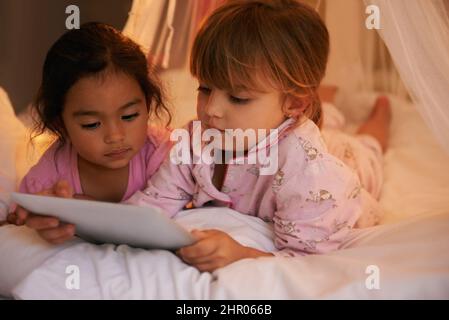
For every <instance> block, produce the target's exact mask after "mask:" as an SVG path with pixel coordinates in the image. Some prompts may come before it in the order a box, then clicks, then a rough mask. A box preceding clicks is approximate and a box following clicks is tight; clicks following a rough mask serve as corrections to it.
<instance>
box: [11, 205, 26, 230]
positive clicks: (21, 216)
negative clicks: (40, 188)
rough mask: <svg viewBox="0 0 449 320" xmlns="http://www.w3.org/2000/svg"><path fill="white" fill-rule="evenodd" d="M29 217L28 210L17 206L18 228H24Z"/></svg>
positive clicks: (16, 223) (16, 222)
mask: <svg viewBox="0 0 449 320" xmlns="http://www.w3.org/2000/svg"><path fill="white" fill-rule="evenodd" d="M28 216H29V212H28V210H26V209H25V208H22V207H21V206H17V208H16V211H15V218H16V220H15V222H14V224H15V225H18V226H22V225H24V224H25V222H26V220H27V218H28Z"/></svg>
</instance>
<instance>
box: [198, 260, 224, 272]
mask: <svg viewBox="0 0 449 320" xmlns="http://www.w3.org/2000/svg"><path fill="white" fill-rule="evenodd" d="M194 267H195V268H197V269H198V270H199V271H201V272H214V271H215V270H217V269H218V268H219V267H220V266H219V265H217V264H216V263H215V262H213V261H211V262H206V263H198V264H194Z"/></svg>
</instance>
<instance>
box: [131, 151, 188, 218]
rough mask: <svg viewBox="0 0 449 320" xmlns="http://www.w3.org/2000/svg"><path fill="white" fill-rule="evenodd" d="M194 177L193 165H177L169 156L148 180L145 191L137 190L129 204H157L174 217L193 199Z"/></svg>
mask: <svg viewBox="0 0 449 320" xmlns="http://www.w3.org/2000/svg"><path fill="white" fill-rule="evenodd" d="M194 186H195V183H194V179H193V176H192V174H191V166H190V165H187V164H180V165H176V164H173V163H171V160H170V157H167V158H166V159H165V160H164V162H163V164H162V165H161V167H160V168H159V169H158V170H157V171H156V173H155V174H154V175H153V176H152V177H151V179H149V180H148V183H147V187H146V188H145V189H144V190H143V191H137V192H136V193H135V194H134V195H132V196H131V197H130V198H129V199H128V200H127V201H126V203H127V204H132V205H137V206H148V205H149V206H157V207H159V208H161V209H162V210H164V211H165V213H167V215H168V216H169V217H173V216H174V215H176V213H178V212H179V211H180V210H181V209H182V208H184V206H185V205H186V204H188V203H189V202H190V201H191V200H192V194H193V190H194Z"/></svg>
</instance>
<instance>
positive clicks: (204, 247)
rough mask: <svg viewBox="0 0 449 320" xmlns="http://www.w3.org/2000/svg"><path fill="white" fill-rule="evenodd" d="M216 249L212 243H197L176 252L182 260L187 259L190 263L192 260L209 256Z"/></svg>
mask: <svg viewBox="0 0 449 320" xmlns="http://www.w3.org/2000/svg"><path fill="white" fill-rule="evenodd" d="M216 249H217V246H216V244H215V243H214V242H212V241H199V242H196V243H195V244H193V245H191V246H187V247H183V248H181V249H179V251H178V252H179V254H180V255H181V257H182V258H183V259H189V261H192V259H197V258H201V257H206V256H210V255H212V254H213V253H214V252H215V250H216Z"/></svg>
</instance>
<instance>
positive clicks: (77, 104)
mask: <svg viewBox="0 0 449 320" xmlns="http://www.w3.org/2000/svg"><path fill="white" fill-rule="evenodd" d="M62 118H63V121H64V126H65V129H66V131H67V135H68V138H69V140H70V142H71V143H72V144H73V147H74V148H75V150H76V151H77V152H78V154H79V156H80V157H82V158H83V159H84V160H86V161H87V162H89V163H91V164H92V165H94V166H100V167H102V168H108V169H120V168H123V167H125V166H127V165H128V163H129V161H130V160H131V158H132V157H133V156H134V155H135V154H136V153H137V152H139V150H140V149H141V148H142V146H143V145H144V143H145V140H146V137H147V121H148V111H147V104H146V99H145V94H144V93H143V92H142V90H141V88H140V86H139V84H138V82H137V81H136V80H135V79H133V78H132V77H130V76H128V75H126V74H124V73H119V72H108V71H106V74H105V75H104V76H101V77H98V76H90V77H84V78H81V79H80V80H78V81H77V82H76V83H75V84H74V85H73V86H72V87H71V88H70V90H69V91H68V92H67V95H66V99H65V105H64V111H63V114H62Z"/></svg>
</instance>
